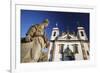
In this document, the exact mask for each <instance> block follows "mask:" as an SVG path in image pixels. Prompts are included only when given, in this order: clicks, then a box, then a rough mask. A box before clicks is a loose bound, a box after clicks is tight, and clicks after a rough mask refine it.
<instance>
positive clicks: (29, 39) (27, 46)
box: [21, 19, 49, 63]
mask: <svg viewBox="0 0 100 73" xmlns="http://www.w3.org/2000/svg"><path fill="white" fill-rule="evenodd" d="M48 24H49V21H48V19H45V20H44V21H43V22H42V23H41V24H36V25H32V26H31V27H30V28H29V30H28V32H27V33H26V37H25V38H23V39H21V62H22V63H23V62H24V63H25V62H38V61H39V59H40V56H41V54H42V53H41V50H42V49H43V48H47V47H48V39H47V37H46V36H45V33H44V30H45V28H46V27H47V26H48Z"/></svg>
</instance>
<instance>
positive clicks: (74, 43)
mask: <svg viewBox="0 0 100 73" xmlns="http://www.w3.org/2000/svg"><path fill="white" fill-rule="evenodd" d="M89 51H90V48H89V41H88V38H87V35H86V32H85V29H84V27H82V26H78V27H77V33H76V34H75V33H70V32H63V33H62V34H60V30H59V28H58V27H55V28H53V29H52V34H51V39H50V48H49V51H48V60H49V61H70V60H88V59H89Z"/></svg>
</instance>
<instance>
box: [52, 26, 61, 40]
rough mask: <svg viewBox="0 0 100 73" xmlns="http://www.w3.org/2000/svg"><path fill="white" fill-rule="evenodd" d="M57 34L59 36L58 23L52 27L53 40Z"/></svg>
mask: <svg viewBox="0 0 100 73" xmlns="http://www.w3.org/2000/svg"><path fill="white" fill-rule="evenodd" d="M57 36H59V28H58V27H57V24H56V27H55V28H53V29H52V33H51V40H55V39H56V37H57Z"/></svg>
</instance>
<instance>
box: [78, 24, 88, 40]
mask: <svg viewBox="0 0 100 73" xmlns="http://www.w3.org/2000/svg"><path fill="white" fill-rule="evenodd" d="M77 35H78V38H79V39H80V40H88V39H87V35H86V32H85V29H84V27H82V26H81V25H80V26H79V25H78V27H77Z"/></svg>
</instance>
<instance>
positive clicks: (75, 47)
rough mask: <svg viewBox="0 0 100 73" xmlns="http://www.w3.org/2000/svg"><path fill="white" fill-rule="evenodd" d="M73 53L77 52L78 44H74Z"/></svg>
mask: <svg viewBox="0 0 100 73" xmlns="http://www.w3.org/2000/svg"><path fill="white" fill-rule="evenodd" d="M74 53H78V45H77V44H74Z"/></svg>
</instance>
